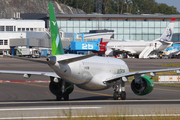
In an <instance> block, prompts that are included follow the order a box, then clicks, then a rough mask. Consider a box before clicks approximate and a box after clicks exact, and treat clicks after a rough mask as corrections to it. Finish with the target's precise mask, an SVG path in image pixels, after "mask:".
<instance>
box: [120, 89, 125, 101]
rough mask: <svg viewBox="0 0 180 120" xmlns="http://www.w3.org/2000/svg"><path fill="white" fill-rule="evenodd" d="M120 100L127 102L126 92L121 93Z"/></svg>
mask: <svg viewBox="0 0 180 120" xmlns="http://www.w3.org/2000/svg"><path fill="white" fill-rule="evenodd" d="M120 98H121V100H125V99H126V92H125V91H122V92H121V94H120Z"/></svg>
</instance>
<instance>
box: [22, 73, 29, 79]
mask: <svg viewBox="0 0 180 120" xmlns="http://www.w3.org/2000/svg"><path fill="white" fill-rule="evenodd" d="M23 77H24V78H26V79H28V78H30V77H31V75H30V74H24V75H23Z"/></svg>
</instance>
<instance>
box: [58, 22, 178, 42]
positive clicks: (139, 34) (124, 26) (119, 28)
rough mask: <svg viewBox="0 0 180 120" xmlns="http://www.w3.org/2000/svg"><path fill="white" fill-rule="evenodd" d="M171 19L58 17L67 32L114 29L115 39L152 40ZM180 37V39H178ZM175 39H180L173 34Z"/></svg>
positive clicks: (162, 30) (60, 24)
mask: <svg viewBox="0 0 180 120" xmlns="http://www.w3.org/2000/svg"><path fill="white" fill-rule="evenodd" d="M169 22H170V20H141V19H140V20H126V19H125V20H123V19H57V23H58V26H59V28H61V29H62V30H63V31H65V32H70V33H72V32H74V33H82V32H89V30H103V29H108V30H114V39H119V40H121V39H124V40H145V41H152V40H155V39H157V38H159V37H160V36H161V34H162V33H163V32H164V30H165V28H166V27H167V25H168V24H169ZM174 33H180V21H179V20H176V22H175V26H174ZM177 38H178V39H177ZM173 41H180V39H179V37H174V36H173Z"/></svg>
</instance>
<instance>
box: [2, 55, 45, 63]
mask: <svg viewBox="0 0 180 120" xmlns="http://www.w3.org/2000/svg"><path fill="white" fill-rule="evenodd" d="M3 57H9V58H16V59H21V60H27V61H32V62H39V63H43V64H48V63H47V61H45V60H37V59H30V58H26V57H17V56H11V55H4V56H3Z"/></svg>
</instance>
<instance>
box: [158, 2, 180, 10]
mask: <svg viewBox="0 0 180 120" xmlns="http://www.w3.org/2000/svg"><path fill="white" fill-rule="evenodd" d="M156 2H157V3H166V4H167V5H168V6H174V7H176V8H177V10H178V11H179V12H180V0H156Z"/></svg>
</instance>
